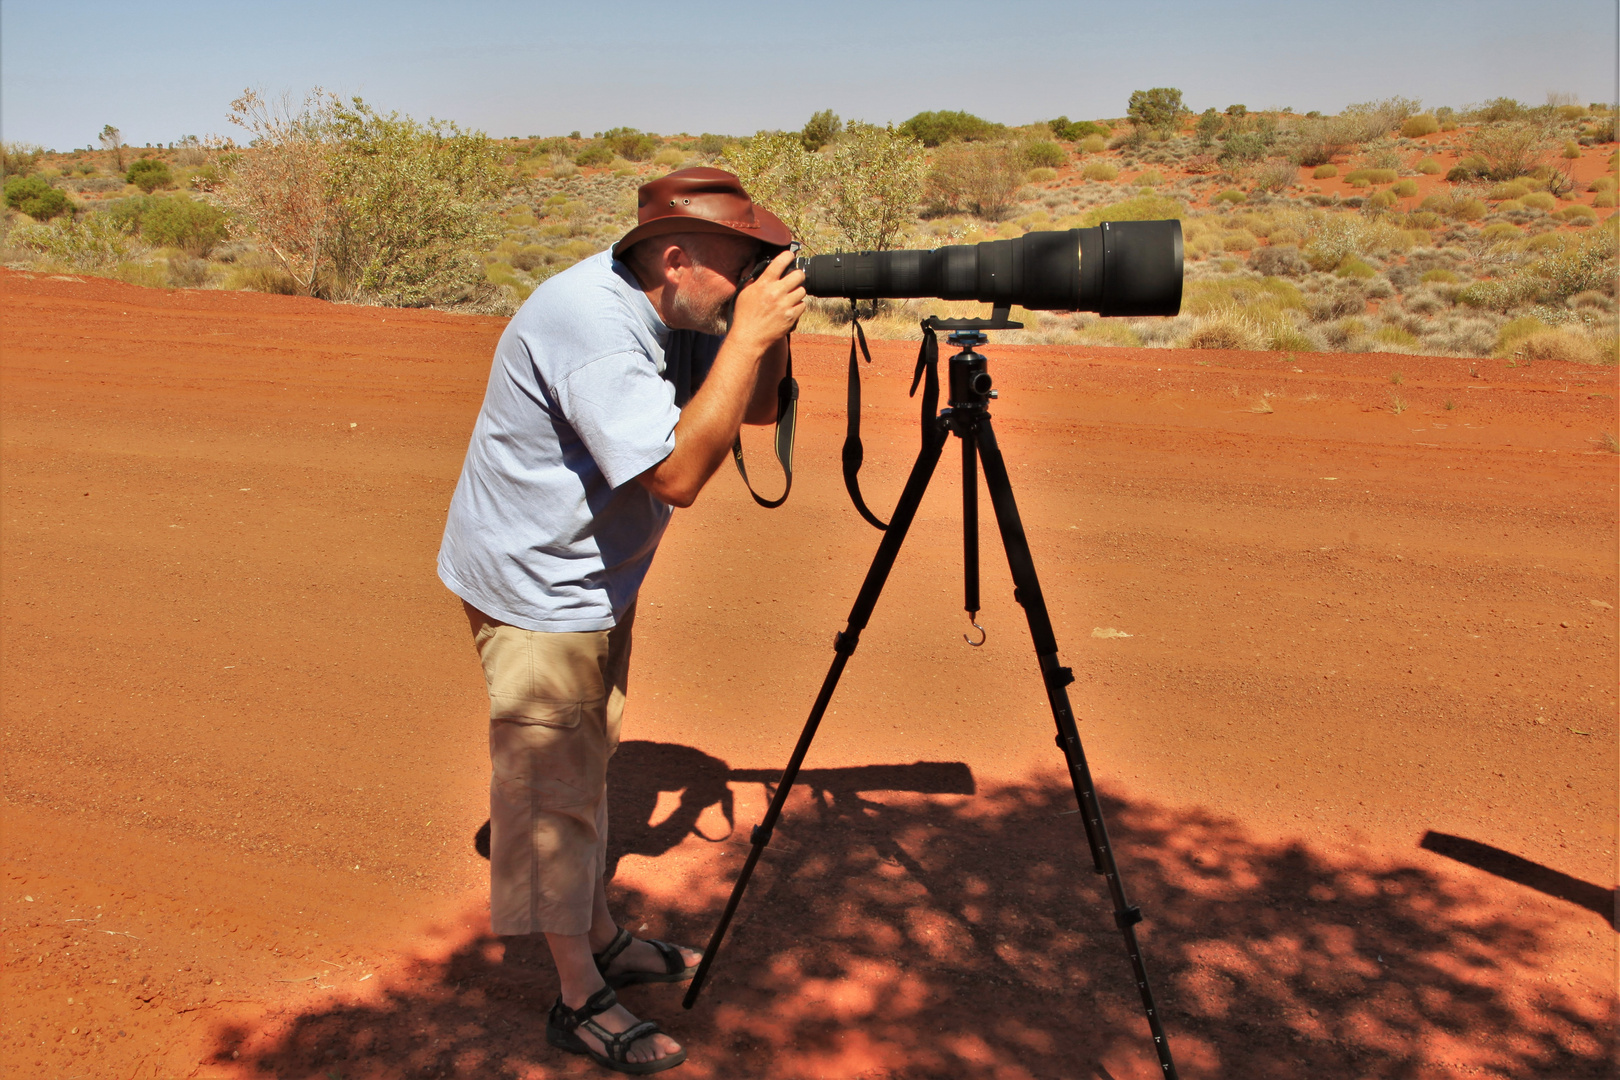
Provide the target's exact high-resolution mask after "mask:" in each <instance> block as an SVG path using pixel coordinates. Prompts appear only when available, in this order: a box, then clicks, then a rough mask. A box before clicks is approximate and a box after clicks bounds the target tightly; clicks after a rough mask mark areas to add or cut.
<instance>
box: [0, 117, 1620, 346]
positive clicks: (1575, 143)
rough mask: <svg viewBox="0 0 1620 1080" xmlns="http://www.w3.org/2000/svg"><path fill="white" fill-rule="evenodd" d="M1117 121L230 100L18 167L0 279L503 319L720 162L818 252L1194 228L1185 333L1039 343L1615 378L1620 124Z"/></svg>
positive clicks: (886, 308)
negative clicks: (1560, 361) (505, 130)
mask: <svg viewBox="0 0 1620 1080" xmlns="http://www.w3.org/2000/svg"><path fill="white" fill-rule="evenodd" d="M1125 106H1126V115H1125V116H1124V117H1121V118H1094V119H1090V120H1080V121H1073V120H1070V119H1069V118H1068V117H1067V116H1060V117H1058V118H1057V119H1055V120H1050V121H1042V122H1038V123H1032V124H1028V125H1023V126H1008V125H1003V124H998V123H993V122H991V121H988V120H985V119H984V118H981V117H977V116H974V115H972V114H969V113H965V112H952V111H938V112H924V113H919V114H917V115H916V116H914V117H911V118H910V119H908V120H907V121H906V122H905V123H903V124H901V125H899V126H897V127H893V128H890V127H877V126H874V125H871V124H866V123H862V122H859V121H853V122H847V123H846V122H845V121H844V120H843V119H842V118H840V117H839V116H838V115H837V114H835V113H834V112H833V111H832V110H822V111H820V112H817V113H815V114H814V115H813V116H811V117H810V118H809V120H808V121H807V122H806V123H805V125H804V126H803V128H802V129H800V130H798V131H791V132H778V131H762V132H758V133H756V134H754V135H752V136H749V137H745V138H738V137H734V136H727V135H718V134H712V133H704V134H701V135H690V134H678V135H672V136H664V135H658V134H655V133H651V132H645V131H640V130H638V129H634V128H629V127H619V128H613V129H610V130H607V131H603V132H596V133H593V134H591V135H589V136H586V135H584V134H582V133H580V132H578V131H575V132H570V133H568V134H567V135H554V136H547V137H540V136H530V137H528V138H524V139H504V140H496V139H491V138H489V137H487V136H485V135H484V134H483V133H481V132H467V131H463V130H462V129H460V128H458V127H456V126H455V125H454V124H447V123H440V122H433V123H428V124H423V123H420V122H418V121H415V120H412V119H411V118H409V117H400V116H398V115H397V114H383V113H381V112H378V111H376V110H374V109H373V108H372V107H371V106H369V105H367V104H366V103H365V102H363V101H359V100H354V101H352V102H349V103H343V102H339V101H338V100H337V99H335V98H332V97H330V96H329V95H323V94H320V93H318V92H317V93H315V94H312V95H311V96H310V97H308V98H307V99H305V100H304V101H303V102H301V103H297V104H295V105H293V106H286V105H282V106H275V105H273V104H271V103H267V102H265V101H263V100H262V99H259V98H257V97H256V96H255V95H252V94H247V95H244V97H243V98H242V99H239V100H238V101H237V102H236V103H235V105H234V107H233V108H234V111H233V114H232V118H233V120H234V121H235V122H236V123H237V124H238V126H239V129H240V130H241V131H242V133H243V138H242V143H243V144H242V145H237V144H235V143H232V142H230V141H227V140H213V141H205V140H201V139H197V138H195V137H190V136H188V137H187V138H185V139H182V140H180V141H179V142H177V143H175V144H173V145H171V146H169V147H144V148H135V147H128V146H126V145H125V144H124V143H123V140H122V137H121V135H120V134H119V133H118V130H117V129H116V128H114V127H112V125H108V126H107V128H105V129H104V130H103V132H102V135H101V136H100V142H101V146H102V148H101V149H100V150H99V151H98V150H93V149H85V150H79V151H74V152H72V153H67V154H56V153H45V152H43V151H41V150H39V148H37V147H23V146H9V145H8V146H6V147H5V148H4V151H5V153H4V170H5V177H6V185H5V202H6V205H7V207H8V210H7V220H6V223H5V226H4V228H5V235H4V237H3V241H0V242H3V245H4V252H3V254H0V258H3V260H4V261H5V262H6V263H8V264H9V265H12V266H33V267H39V268H42V269H50V268H56V269H67V270H76V271H80V272H98V273H113V274H116V275H118V276H120V277H123V278H125V279H126V280H130V281H136V282H139V283H142V284H153V285H166V286H171V287H172V286H185V287H235V288H257V289H265V290H270V291H282V292H300V293H305V294H309V295H315V296H321V297H327V298H330V299H334V300H344V301H350V302H364V303H385V304H404V305H424V304H428V305H437V306H448V307H459V308H462V309H470V310H484V311H510V310H512V309H513V308H514V307H515V305H516V304H518V303H520V302H521V301H522V300H523V299H524V298H525V297H527V296H528V294H529V293H530V292H531V291H532V290H533V289H534V288H535V287H536V286H537V285H538V284H539V283H540V282H542V281H544V280H545V279H546V278H547V277H549V276H550V275H552V274H554V273H557V272H558V271H560V270H562V269H564V268H566V267H568V266H570V265H572V264H573V263H574V262H576V261H578V260H579V259H580V258H583V257H585V256H587V255H589V254H591V253H593V252H597V251H600V250H602V249H603V248H604V247H606V246H608V245H609V244H611V243H612V242H613V241H614V240H616V239H617V238H618V237H619V236H620V235H622V234H623V233H624V232H625V230H627V229H628V228H629V227H630V225H631V224H633V222H634V220H635V192H636V188H637V186H638V185H639V184H641V183H643V182H645V181H646V180H647V179H649V178H651V177H652V176H655V175H659V174H661V173H663V172H667V171H669V170H672V169H676V168H681V167H683V166H687V165H696V164H715V165H719V166H721V167H724V168H729V169H732V170H733V171H735V172H737V173H738V174H739V175H740V176H742V177H743V179H744V182H745V184H746V185H747V186H748V188H749V190H750V191H751V192H752V193H753V194H754V195H755V197H756V198H757V199H758V200H759V201H760V202H761V203H763V204H764V205H766V206H769V207H770V208H771V209H773V210H774V211H775V212H776V213H777V214H778V215H779V216H781V217H782V218H783V220H785V221H787V222H788V224H789V226H790V227H791V228H793V230H794V232H795V234H796V235H798V236H799V237H801V238H802V239H803V240H804V241H805V242H806V245H807V248H808V249H809V250H810V251H812V252H814V251H830V250H836V249H865V248H886V247H900V246H904V247H935V246H939V245H941V244H950V243H974V242H978V241H981V240H987V239H994V238H1006V237H1011V236H1018V235H1022V234H1023V233H1024V232H1026V231H1029V230H1034V229H1054V228H1078V227H1090V226H1093V225H1095V224H1097V223H1098V222H1100V221H1118V220H1148V219H1154V218H1164V217H1176V218H1179V219H1181V220H1182V222H1183V229H1184V237H1185V248H1186V255H1187V270H1188V273H1187V288H1186V299H1185V303H1184V305H1183V312H1182V314H1181V315H1179V316H1177V317H1175V318H1170V319H1140V320H1123V321H1122V320H1108V321H1103V320H1099V319H1097V318H1096V317H1095V316H1091V315H1086V314H1063V313H1024V314H1023V318H1024V321H1025V322H1026V324H1027V327H1028V329H1026V330H1025V331H1023V332H1022V336H1023V337H1024V338H1025V339H1028V340H1045V341H1053V342H1061V341H1072V342H1075V343H1078V344H1124V345H1172V346H1183V347H1194V348H1199V347H1229V348H1237V347H1243V348H1266V349H1277V350H1293V351H1298V350H1313V349H1314V350H1332V349H1348V350H1357V351H1362V350H1385V351H1396V352H1400V351H1409V352H1411V351H1418V352H1431V353H1456V354H1463V355H1477V356H1484V355H1491V354H1497V355H1501V356H1504V357H1506V358H1508V359H1509V360H1510V361H1511V362H1533V361H1534V360H1535V359H1538V358H1541V357H1546V356H1564V357H1573V358H1585V359H1589V360H1594V361H1605V360H1606V361H1607V362H1611V363H1612V362H1613V360H1614V355H1615V348H1616V346H1615V327H1616V295H1615V294H1616V288H1615V269H1616V254H1615V252H1616V232H1615V226H1616V221H1615V218H1614V207H1615V188H1616V183H1615V164H1616V162H1615V156H1614V146H1615V135H1616V116H1617V113H1616V110H1615V109H1614V108H1613V107H1611V106H1607V105H1591V106H1582V105H1579V104H1577V103H1575V102H1572V101H1568V100H1554V101H1549V103H1548V104H1546V105H1543V106H1527V105H1524V104H1522V103H1519V102H1516V101H1512V100H1510V99H1506V98H1498V99H1495V100H1492V101H1489V102H1486V103H1484V104H1482V105H1478V106H1474V107H1472V108H1469V109H1463V110H1454V109H1449V108H1430V109H1425V108H1423V106H1422V105H1421V104H1420V103H1419V102H1416V101H1412V100H1409V99H1405V98H1399V97H1395V98H1388V99H1385V100H1382V101H1375V102H1368V103H1363V104H1359V105H1353V106H1350V107H1348V108H1346V109H1344V110H1343V111H1341V112H1340V113H1338V114H1337V115H1329V116H1324V115H1320V114H1316V113H1308V114H1304V115H1300V114H1297V113H1294V112H1292V111H1291V110H1287V109H1282V110H1251V109H1249V108H1247V107H1245V106H1243V105H1237V104H1234V105H1227V106H1224V107H1207V108H1204V109H1202V110H1201V111H1199V110H1196V109H1192V108H1189V107H1187V105H1186V102H1185V100H1184V97H1183V95H1182V93H1181V92H1180V91H1179V90H1176V89H1174V88H1168V87H1158V88H1154V89H1151V90H1143V91H1137V92H1136V93H1133V94H1132V95H1130V97H1129V100H1128V101H1127V102H1125ZM957 308H960V310H957ZM947 310H949V311H951V312H952V313H961V314H965V313H967V308H966V306H962V305H957V306H955V307H953V306H952V305H947V304H942V303H938V302H912V303H909V304H901V303H892V304H886V305H880V307H879V309H878V311H877V312H876V316H877V318H876V321H875V322H874V323H873V325H872V327H871V329H872V330H873V331H874V332H876V333H878V334H880V335H881V334H885V333H890V334H896V335H909V334H912V333H914V332H915V320H916V318H917V317H918V316H919V315H920V314H922V313H925V312H934V311H940V312H943V311H947ZM847 319H848V312H847V305H845V304H839V303H836V302H831V301H816V302H815V303H814V304H813V307H812V311H811V313H810V315H809V316H807V318H806V320H805V322H804V324H803V326H804V328H806V329H832V328H835V327H837V326H838V325H840V324H841V323H847ZM1014 340H1016V337H1015V338H1014Z"/></svg>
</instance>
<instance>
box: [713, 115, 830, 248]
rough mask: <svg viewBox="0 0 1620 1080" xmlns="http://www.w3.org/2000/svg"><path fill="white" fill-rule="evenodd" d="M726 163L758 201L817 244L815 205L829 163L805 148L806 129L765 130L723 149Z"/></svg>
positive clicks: (803, 240) (800, 237) (806, 242)
mask: <svg viewBox="0 0 1620 1080" xmlns="http://www.w3.org/2000/svg"><path fill="white" fill-rule="evenodd" d="M722 160H723V162H724V164H725V166H726V168H728V169H730V170H731V171H732V172H734V173H736V174H737V179H739V180H741V181H742V186H743V190H744V191H746V192H748V194H749V197H751V198H752V199H753V200H754V201H755V202H757V203H759V204H760V205H761V206H763V207H765V209H767V210H769V211H770V212H771V213H773V214H775V215H776V216H777V217H779V218H781V219H782V223H783V224H784V225H786V226H787V227H788V229H789V230H790V231H791V232H792V233H793V235H794V237H795V238H796V239H798V240H799V242H800V243H802V244H804V246H805V247H806V248H807V249H809V250H810V251H815V250H816V248H817V247H819V246H820V245H819V243H818V239H819V235H820V230H819V228H818V223H817V221H816V210H817V207H818V205H819V204H820V202H821V199H822V183H823V178H824V174H825V172H826V168H825V164H826V163H825V162H824V161H823V159H822V158H820V157H819V156H817V155H816V154H813V153H811V152H810V151H808V150H806V149H805V144H804V138H803V136H802V134H794V133H790V132H785V131H761V132H759V133H757V134H756V135H755V136H754V137H753V138H752V139H748V140H746V141H744V142H739V143H732V144H731V145H730V146H728V147H726V148H725V152H724V156H723V159H722Z"/></svg>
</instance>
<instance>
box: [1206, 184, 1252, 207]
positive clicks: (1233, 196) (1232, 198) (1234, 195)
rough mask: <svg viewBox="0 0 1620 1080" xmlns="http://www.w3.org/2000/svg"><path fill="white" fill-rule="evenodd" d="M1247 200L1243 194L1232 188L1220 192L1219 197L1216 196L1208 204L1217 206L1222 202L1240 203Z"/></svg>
mask: <svg viewBox="0 0 1620 1080" xmlns="http://www.w3.org/2000/svg"><path fill="white" fill-rule="evenodd" d="M1247 199H1248V196H1247V195H1245V194H1243V192H1241V191H1237V190H1235V189H1233V188H1227V189H1226V190H1225V191H1223V192H1221V193H1220V194H1219V195H1216V196H1215V197H1214V198H1212V199H1210V200H1209V202H1210V205H1211V206H1219V205H1220V204H1221V203H1223V202H1224V203H1240V202H1244V201H1246V200H1247Z"/></svg>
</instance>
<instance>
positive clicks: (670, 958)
mask: <svg viewBox="0 0 1620 1080" xmlns="http://www.w3.org/2000/svg"><path fill="white" fill-rule="evenodd" d="M647 944H649V945H651V946H652V947H653V948H655V949H657V950H658V955H659V956H661V957H663V958H664V974H665V975H679V974H680V973H681V972H683V971H685V970H686V961H685V960H682V959H681V950H679V949H677V948H676V947H675V946H673V945H671V944H670V943H669V942H667V941H658V940H656V939H648V941H647Z"/></svg>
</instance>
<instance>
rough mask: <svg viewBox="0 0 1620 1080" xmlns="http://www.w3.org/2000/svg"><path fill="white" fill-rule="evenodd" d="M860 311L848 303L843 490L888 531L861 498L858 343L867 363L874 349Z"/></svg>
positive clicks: (878, 526)
mask: <svg viewBox="0 0 1620 1080" xmlns="http://www.w3.org/2000/svg"><path fill="white" fill-rule="evenodd" d="M857 315H858V311H857V309H856V307H855V301H853V300H851V301H850V302H849V325H850V326H851V327H852V328H853V329H852V330H851V331H850V335H849V421H848V425H847V426H846V427H845V429H844V453H843V457H844V487H845V489H846V490H848V492H849V498H850V501H851V502H853V503H854V504H855V509H856V510H858V511H860V514H861V517H863V518H865V519H866V520H867V521H868V522H869V523H870V524H871V526H872V527H873V528H874V529H887V528H888V527H889V526H888V525H887V524H886V523H885V522H882V521H879V520H878V516H877V515H876V514H874V513H872V511H870V510H868V509H867V508H866V500H865V499H862V498H861V482H860V479H859V473H860V471H861V460H862V459H863V458H864V457H865V456H866V451H865V449H864V448H863V447H862V446H861V368H860V364H859V363H857V362H856V359H855V344H856V342H859V343H860V347H861V355H862V356H863V357H865V358H866V362H867V363H868V364H870V363H871V362H872V350H871V349H870V348H868V347H867V344H866V331H865V330H862V329H861V320H860V319H859V318H857Z"/></svg>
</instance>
